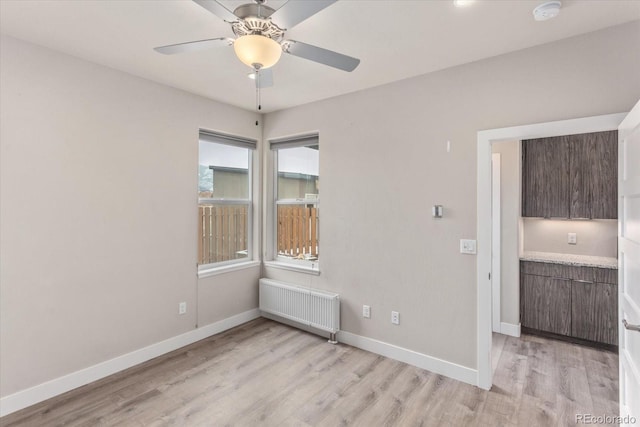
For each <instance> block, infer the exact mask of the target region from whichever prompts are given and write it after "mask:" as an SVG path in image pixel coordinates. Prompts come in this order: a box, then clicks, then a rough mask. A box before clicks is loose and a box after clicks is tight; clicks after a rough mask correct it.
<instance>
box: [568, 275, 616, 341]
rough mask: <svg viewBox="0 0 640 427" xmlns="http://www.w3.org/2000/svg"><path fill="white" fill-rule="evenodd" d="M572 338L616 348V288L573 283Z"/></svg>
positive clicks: (614, 286)
mask: <svg viewBox="0 0 640 427" xmlns="http://www.w3.org/2000/svg"><path fill="white" fill-rule="evenodd" d="M571 335H572V336H574V337H577V338H583V339H586V340H590V341H596V342H601V343H605V344H614V345H617V344H618V289H617V286H616V285H611V284H607V283H594V282H582V281H575V280H574V281H573V282H572V286H571Z"/></svg>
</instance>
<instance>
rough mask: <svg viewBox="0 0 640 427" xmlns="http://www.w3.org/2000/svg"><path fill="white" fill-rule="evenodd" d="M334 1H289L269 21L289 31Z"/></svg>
mask: <svg viewBox="0 0 640 427" xmlns="http://www.w3.org/2000/svg"><path fill="white" fill-rule="evenodd" d="M194 1H195V0H194ZM336 1H337V0H313V1H309V0H306V1H301V0H289V1H288V2H286V3H285V4H284V5H283V6H282V7H280V8H279V9H278V10H276V11H275V12H274V13H273V15H271V20H272V21H273V22H274V23H275V24H276V25H277V26H278V27H280V28H282V29H283V30H290V29H291V28H293V27H294V26H296V25H298V24H299V23H301V22H302V21H304V20H305V19H307V18H309V17H310V16H313V15H315V14H316V13H318V12H320V11H321V10H322V9H324V8H325V7H327V6H330V5H332V4H333V3H335V2H336Z"/></svg>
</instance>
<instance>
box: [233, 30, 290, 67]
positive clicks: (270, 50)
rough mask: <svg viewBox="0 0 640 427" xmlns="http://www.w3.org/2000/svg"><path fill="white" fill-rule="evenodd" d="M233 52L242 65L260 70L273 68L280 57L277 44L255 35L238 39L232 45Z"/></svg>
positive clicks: (280, 48)
mask: <svg viewBox="0 0 640 427" xmlns="http://www.w3.org/2000/svg"><path fill="white" fill-rule="evenodd" d="M233 50H234V51H235V52H236V56H237V57H238V59H239V60H240V61H242V62H243V63H244V64H246V65H247V66H249V67H251V68H260V69H264V68H269V67H273V66H274V65H276V63H277V62H278V61H279V60H280V56H281V55H282V47H281V46H280V44H279V43H278V42H276V41H275V40H272V39H270V38H269V37H265V36H261V35H257V34H250V35H246V36H242V37H238V38H237V39H236V41H235V42H234V43H233ZM256 64H257V65H259V67H256Z"/></svg>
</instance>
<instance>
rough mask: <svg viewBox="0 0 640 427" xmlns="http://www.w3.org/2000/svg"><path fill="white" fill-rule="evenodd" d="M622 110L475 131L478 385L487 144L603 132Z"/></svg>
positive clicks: (487, 245)
mask: <svg viewBox="0 0 640 427" xmlns="http://www.w3.org/2000/svg"><path fill="white" fill-rule="evenodd" d="M625 116H626V113H618V114H607V115H604V116H594V117H585V118H581V119H571V120H561V121H557V122H547V123H537V124H533V125H524V126H514V127H508V128H501V129H490V130H484V131H480V132H478V154H477V158H478V164H477V173H478V176H477V184H478V188H477V215H478V216H477V224H476V228H477V240H478V243H477V251H478V255H477V260H476V263H477V264H476V271H477V279H476V280H477V283H476V285H477V293H476V295H477V299H478V310H477V315H478V319H477V327H478V330H477V337H478V359H477V360H478V380H477V383H478V387H480V388H483V389H485V390H489V389H490V388H491V385H492V376H493V372H492V369H491V330H492V316H491V312H492V311H491V304H492V292H491V279H489V275H490V273H491V225H492V219H491V144H492V143H493V142H500V141H512V140H522V139H533V138H546V137H550V136H561V135H572V134H577V133H590V132H603V131H607V130H617V129H618V125H619V124H620V122H622V120H623V119H624V117H625Z"/></svg>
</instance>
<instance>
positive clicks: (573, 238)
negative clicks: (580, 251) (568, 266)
mask: <svg viewBox="0 0 640 427" xmlns="http://www.w3.org/2000/svg"><path fill="white" fill-rule="evenodd" d="M567 243H569V244H570V245H576V244H577V243H578V235H577V234H576V233H567Z"/></svg>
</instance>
